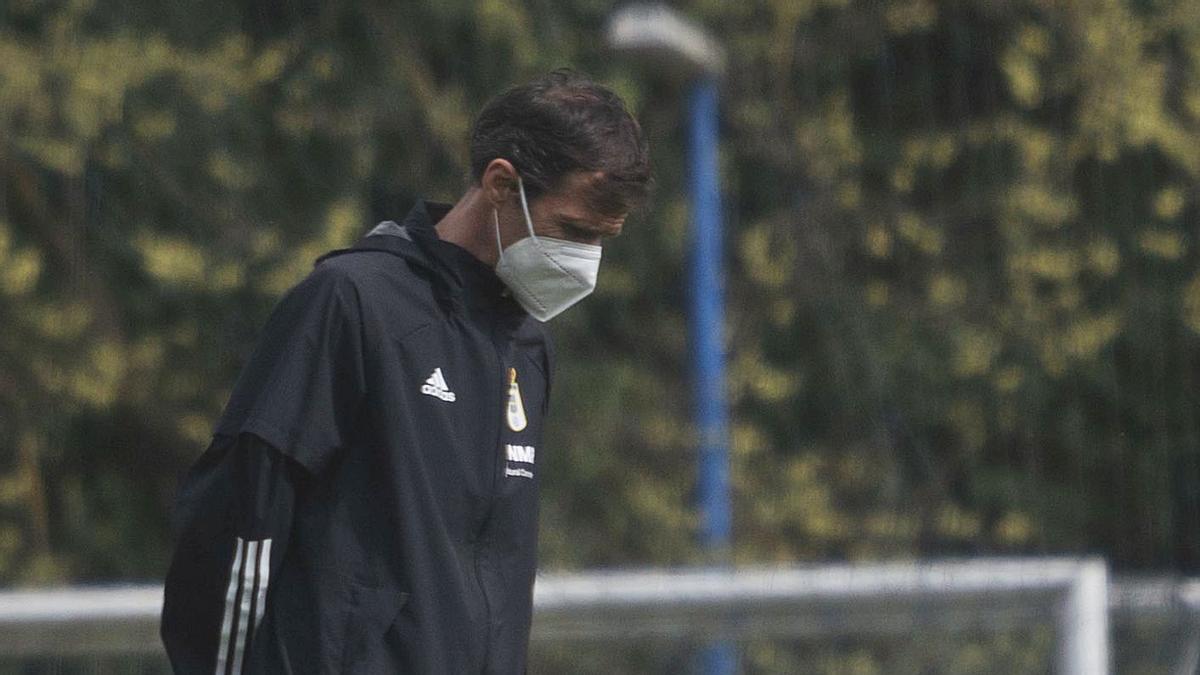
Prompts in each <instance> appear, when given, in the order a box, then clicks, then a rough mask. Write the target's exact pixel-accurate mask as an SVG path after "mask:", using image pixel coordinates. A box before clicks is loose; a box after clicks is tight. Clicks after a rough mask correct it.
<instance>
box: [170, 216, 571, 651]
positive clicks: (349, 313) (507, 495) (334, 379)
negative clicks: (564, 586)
mask: <svg viewBox="0 0 1200 675" xmlns="http://www.w3.org/2000/svg"><path fill="white" fill-rule="evenodd" d="M445 209H446V207H444V206H434V205H426V204H422V205H419V206H418V207H417V208H415V209H413V211H412V212H411V213H410V214H409V215H408V217H407V218H406V219H405V221H404V223H403V226H402V227H395V226H394V224H393V230H394V232H395V233H394V234H378V235H371V236H367V237H364V238H363V239H362V240H361V241H359V243H358V244H356V245H355V246H354V247H353V248H350V249H345V250H339V251H334V252H331V253H329V254H327V255H325V256H323V257H322V258H320V259H319V260H318V262H317V264H316V266H315V268H314V270H313V272H312V273H311V274H310V275H309V276H308V277H307V278H306V279H305V280H304V281H303V282H302V283H300V284H299V285H298V286H296V287H295V288H293V289H292V290H291V291H289V292H288V293H287V295H285V296H284V298H283V299H282V300H281V301H280V303H279V305H278V306H277V307H276V308H275V310H274V312H273V313H272V315H271V317H270V319H269V321H268V323H267V325H266V327H265V329H264V331H263V334H262V337H261V340H260V342H259V344H258V346H257V348H256V350H255V351H254V353H253V355H252V356H251V358H250V360H249V362H248V363H247V364H246V366H245V368H244V370H243V371H242V373H241V376H240V377H239V379H238V382H237V385H236V387H235V388H234V391H233V394H232V396H231V398H230V400H229V403H228V405H227V406H226V409H225V413H224V415H223V417H222V418H221V421H220V422H219V424H218V425H217V429H216V433H215V435H214V437H213V440H212V443H211V445H210V446H209V448H208V450H207V451H206V452H205V453H204V455H203V456H201V458H200V459H199V460H198V461H197V463H196V464H195V465H194V466H193V467H192V469H191V470H190V471H189V473H188V475H187V477H186V478H185V479H184V481H183V483H182V486H181V489H180V494H179V501H178V505H177V514H176V517H177V519H178V526H179V529H180V539H179V544H178V548H177V550H176V553H175V557H174V559H173V561H172V564H171V569H170V572H169V573H168V575H167V581H166V597H165V603H164V607H163V621H162V638H163V642H164V644H165V645H166V647H167V652H168V654H169V656H170V659H171V663H172V665H173V666H174V668H175V670H176V671H177V672H180V673H205V674H206V675H210V674H212V673H214V672H217V673H221V672H224V673H238V672H246V673H454V674H455V675H459V674H462V673H519V672H522V671H523V670H524V669H525V654H526V650H527V646H528V640H529V625H530V619H531V614H532V587H533V579H534V572H535V568H536V548H537V509H538V503H537V494H538V473H539V472H538V470H537V462H536V459H537V453H538V452H540V444H541V437H542V423H543V420H544V418H545V413H546V403H547V398H548V394H549V382H550V354H549V350H548V347H547V343H546V339H545V336H544V333H543V331H542V328H541V325H540V324H539V323H537V322H536V321H535V320H533V319H531V318H530V317H529V316H528V315H527V314H526V313H525V312H524V311H523V310H521V308H520V307H519V305H517V304H516V303H515V302H513V301H512V300H511V299H510V298H509V297H507V294H505V293H503V292H502V291H503V289H504V286H503V284H502V283H501V282H500V281H499V279H498V278H497V277H496V276H495V274H494V273H493V271H492V270H491V269H490V268H488V267H487V266H486V265H484V264H482V263H480V262H479V261H478V260H477V259H475V258H474V257H473V256H471V255H470V254H469V253H467V252H466V251H465V250H463V249H461V248H459V247H457V246H454V245H453V244H449V243H447V242H443V241H441V240H440V239H438V238H437V235H436V233H435V232H434V230H433V222H434V220H435V219H436V218H440V217H441V216H442V215H444V213H445ZM377 229H378V228H377Z"/></svg>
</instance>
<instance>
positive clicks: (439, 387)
mask: <svg viewBox="0 0 1200 675" xmlns="http://www.w3.org/2000/svg"><path fill="white" fill-rule="evenodd" d="M421 393H422V394H429V395H430V396H434V397H436V398H440V399H442V400H443V401H449V402H450V403H453V402H454V392H452V391H450V387H449V386H447V385H446V378H444V377H442V369H441V368H434V369H433V374H432V375H430V376H429V379H427V380H425V384H423V385H421Z"/></svg>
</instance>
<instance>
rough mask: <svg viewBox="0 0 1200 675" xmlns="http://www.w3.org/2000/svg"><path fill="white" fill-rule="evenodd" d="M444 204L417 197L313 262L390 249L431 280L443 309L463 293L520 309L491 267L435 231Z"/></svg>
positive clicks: (461, 301)
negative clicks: (399, 216)
mask: <svg viewBox="0 0 1200 675" xmlns="http://www.w3.org/2000/svg"><path fill="white" fill-rule="evenodd" d="M450 208H451V206H450V205H449V204H443V203H439V202H430V201H425V200H421V201H418V202H417V204H416V205H415V206H413V208H412V209H411V210H410V211H409V212H408V215H406V216H405V217H404V220H403V221H402V222H401V223H396V222H395V221H390V220H386V221H383V222H381V223H379V224H378V225H376V226H375V227H374V228H372V229H371V231H370V232H368V233H367V234H366V235H365V236H364V237H363V238H362V239H359V240H358V242H357V243H355V244H354V245H353V246H351V247H349V248H342V249H337V250H333V251H330V252H328V253H326V254H324V255H322V256H321V257H319V258H317V259H316V261H315V262H314V263H313V264H314V266H315V265H317V264H320V263H321V262H322V261H323V260H326V259H328V258H332V257H334V256H339V255H346V254H349V253H355V252H360V251H381V252H385V253H391V254H392V255H395V256H397V257H399V258H402V259H403V260H404V261H405V262H406V263H408V265H409V266H410V267H411V268H413V271H414V272H416V273H417V274H420V275H421V276H425V277H427V278H429V279H431V280H432V281H433V285H434V294H435V296H436V297H437V299H438V302H439V303H442V304H443V306H444V307H445V308H446V309H461V308H462V307H463V306H465V304H466V302H467V301H468V299H469V300H470V301H471V302H472V304H475V303H476V302H481V303H484V304H486V305H487V306H489V307H492V308H494V309H500V310H507V311H512V310H516V311H521V312H523V310H521V309H520V306H519V305H518V304H517V303H516V302H515V301H514V300H512V298H510V297H509V294H508V292H507V288H506V287H505V286H504V282H502V281H501V280H500V278H499V277H497V276H496V273H495V271H494V270H492V268H490V267H488V266H487V265H486V264H484V263H483V262H482V261H480V260H479V259H477V258H476V257H475V256H474V255H472V254H471V253H469V252H468V251H467V250H465V249H463V248H461V247H459V246H457V245H456V244H452V243H450V242H447V241H443V240H442V239H441V238H439V237H438V234H437V231H436V230H435V229H434V225H435V224H436V223H437V222H438V221H440V220H441V219H442V218H444V217H445V215H446V214H447V213H449V212H450ZM507 311H506V312H505V313H507Z"/></svg>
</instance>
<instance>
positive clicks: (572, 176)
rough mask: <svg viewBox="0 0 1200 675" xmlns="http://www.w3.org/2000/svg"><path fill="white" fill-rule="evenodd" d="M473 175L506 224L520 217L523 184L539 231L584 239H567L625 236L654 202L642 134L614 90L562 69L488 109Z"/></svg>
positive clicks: (474, 146) (478, 134) (476, 140)
mask: <svg viewBox="0 0 1200 675" xmlns="http://www.w3.org/2000/svg"><path fill="white" fill-rule="evenodd" d="M471 174H472V178H473V180H474V182H475V184H476V185H477V186H479V187H481V188H483V189H484V191H485V193H487V197H488V199H489V200H490V201H492V202H493V203H495V204H496V205H497V207H498V209H499V210H501V211H505V212H506V213H504V214H502V216H505V215H507V216H509V218H506V220H511V218H512V217H515V216H517V215H518V213H517V212H516V210H515V209H513V208H511V207H512V206H515V199H516V197H517V194H516V191H517V185H516V178H520V181H521V184H522V185H523V187H524V190H525V195H526V197H527V198H528V200H529V203H530V208H531V211H532V212H533V222H534V227H535V231H536V232H537V233H538V234H539V235H543V234H544V235H545V236H550V237H556V236H557V237H560V238H565V239H572V240H577V239H578V238H579V237H578V236H564V235H572V234H574V235H586V234H588V233H589V232H588V231H591V232H592V233H594V234H598V235H600V236H611V235H614V234H617V233H619V232H620V227H621V223H622V222H623V221H624V219H625V216H626V215H627V214H628V213H629V212H630V211H631V210H632V209H633V208H635V207H636V206H638V205H639V204H641V203H642V202H643V201H644V200H645V198H646V194H647V192H648V190H649V186H650V160H649V153H648V151H647V148H646V142H645V139H644V138H643V137H642V132H641V128H640V127H639V126H638V123H637V122H636V121H635V120H634V119H633V117H632V116H631V115H630V114H629V112H628V111H627V110H626V109H625V106H624V104H623V103H622V101H621V99H620V98H619V97H618V96H617V95H616V94H615V93H613V92H612V90H610V89H608V88H607V87H604V86H602V85H600V84H597V83H595V82H593V81H591V80H589V79H587V78H586V77H584V76H582V75H579V74H577V73H574V72H572V71H568V70H556V71H554V72H552V73H549V74H547V75H545V76H542V77H540V78H538V79H535V80H533V81H531V82H527V83H525V84H522V85H518V86H515V87H512V88H511V89H508V90H507V91H505V92H503V93H501V94H499V95H498V96H496V97H495V98H493V99H492V100H491V101H489V102H488V103H487V105H486V106H485V107H484V109H483V111H482V112H481V113H480V114H479V117H478V119H477V120H476V121H475V126H474V129H473V130H472V133H471ZM506 206H507V207H509V208H505V207H506ZM539 216H542V217H539ZM551 221H553V222H551ZM553 228H559V229H561V230H562V231H563V232H562V234H556V233H555V231H553ZM504 229H509V228H504ZM572 230H584V232H574V233H572ZM517 236H519V230H518V234H517ZM506 238H507V237H506ZM506 243H507V242H506Z"/></svg>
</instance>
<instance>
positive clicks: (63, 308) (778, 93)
mask: <svg viewBox="0 0 1200 675" xmlns="http://www.w3.org/2000/svg"><path fill="white" fill-rule="evenodd" d="M673 6H674V8H675V9H676V10H677V11H678V12H679V13H680V14H682V15H684V16H686V17H688V19H689V20H691V21H694V22H695V23H696V24H697V25H699V26H703V27H704V29H705V30H706V31H708V32H709V33H710V34H711V36H712V37H713V38H714V39H715V40H716V41H717V42H718V43H719V44H720V45H721V46H722V47H723V49H724V50H725V53H726V58H727V64H728V67H727V71H726V75H725V77H724V78H723V79H722V80H721V82H720V85H719V90H720V106H721V108H720V117H719V120H720V123H719V131H720V135H721V142H720V166H719V176H720V180H721V190H722V195H723V204H724V207H723V212H722V214H721V215H722V220H723V224H724V232H725V235H724V236H725V257H724V261H723V264H724V275H725V276H724V284H725V285H724V288H725V294H726V299H727V301H728V309H727V315H726V319H725V328H724V330H725V339H726V349H727V358H728V371H727V377H726V394H727V397H728V402H729V406H730V408H729V409H730V441H731V442H730V464H729V467H730V469H729V470H730V474H729V475H730V482H731V488H732V541H731V549H730V551H731V560H732V562H733V563H734V564H735V565H737V566H761V565H787V566H793V565H802V564H810V563H831V562H839V563H842V562H845V563H865V562H880V561H912V560H925V559H945V558H953V559H973V558H979V557H995V556H1006V557H1007V556H1021V557H1030V556H1033V557H1044V556H1075V557H1078V556H1098V557H1101V558H1103V559H1104V560H1105V561H1107V564H1108V566H1109V569H1110V572H1111V573H1112V574H1114V575H1116V576H1126V577H1128V576H1131V575H1132V576H1139V577H1142V576H1152V577H1154V578H1184V577H1188V576H1191V575H1195V574H1197V573H1198V572H1200V409H1198V408H1197V403H1198V402H1200V264H1198V262H1200V246H1198V243H1200V242H1198V241H1197V234H1198V231H1197V222H1198V217H1200V3H1196V2H1194V1H1193V0H1074V1H1071V2H1066V1H1063V2H1054V1H1051V0H1003V1H1002V0H995V1H988V0H940V1H934V0H748V1H744V2H721V1H719V0H695V1H693V2H678V3H674V4H673ZM613 10H614V5H613V4H612V3H609V2H600V1H595V0H573V1H571V2H549V1H546V0H530V1H528V2H518V1H517V0H475V1H468V0H453V1H451V0H410V1H406V2H402V3H400V2H393V3H384V2H358V1H354V2H352V1H350V0H341V1H338V0H333V1H327V0H321V1H318V0H273V1H268V0H247V1H245V2H240V3H233V2H217V3H214V2H194V1H186V2H167V3H158V2H146V1H137V0H4V1H2V2H0V586H3V587H8V588H26V587H51V586H66V585H78V584H95V583H112V582H139V583H142V582H144V583H156V582H159V581H160V580H161V578H162V576H163V575H164V573H165V570H166V566H167V563H168V559H169V555H170V551H171V544H172V533H171V527H170V509H171V504H172V501H173V496H174V491H175V488H176V485H177V481H178V479H179V478H180V476H181V475H182V472H183V471H184V470H185V469H186V468H187V467H188V466H189V464H190V463H191V462H192V461H193V460H195V459H196V458H197V457H198V456H199V454H200V453H201V452H202V451H203V449H204V448H205V447H206V445H207V442H208V440H209V437H210V434H211V431H212V427H213V424H214V422H215V421H216V419H217V417H218V416H219V414H220V412H221V410H222V407H223V405H224V403H225V401H226V399H227V397H228V394H229V391H230V388H231V387H232V385H233V382H234V379H235V377H236V375H237V373H238V371H239V368H240V367H241V365H242V363H243V362H244V360H245V359H246V358H247V356H248V355H249V352H250V350H251V348H252V347H253V345H254V343H255V340H256V338H257V334H258V331H259V329H260V327H261V326H262V324H263V322H264V321H265V319H266V317H267V314H268V312H269V311H270V309H271V307H272V306H273V304H274V302H275V301H276V300H277V299H278V298H279V297H280V295H281V294H282V293H283V292H284V291H285V290H286V289H287V288H289V287H290V286H291V285H293V284H295V283H297V282H298V281H299V280H300V279H301V278H303V276H304V275H305V274H306V273H307V271H308V270H309V269H310V268H311V265H312V262H313V260H314V258H316V257H317V256H318V255H320V254H321V253H323V252H325V251H327V250H329V249H331V248H336V247H341V246H345V245H348V244H350V243H351V242H353V241H354V240H355V239H357V238H358V237H359V236H361V235H362V234H363V233H364V232H365V231H366V230H367V229H369V228H370V226H371V225H373V224H374V223H375V222H377V221H379V220H382V219H389V218H396V219H398V218H400V217H402V216H403V215H404V213H405V212H406V211H407V209H408V208H409V206H411V204H412V203H413V201H414V200H415V199H417V198H419V197H428V198H433V199H438V200H443V201H454V200H455V199H456V198H457V197H458V196H459V195H460V194H461V192H462V190H463V189H464V187H465V185H466V174H467V171H468V168H467V133H468V129H469V126H470V123H471V119H472V115H473V114H474V113H475V112H476V111H478V110H479V109H480V107H481V106H482V104H483V103H484V102H485V101H486V99H487V98H488V97H490V96H491V95H493V94H495V93H497V92H498V91H500V90H501V89H502V88H504V87H506V86H508V85H510V84H514V83H517V82H520V81H522V80H524V79H526V78H529V77H531V76H534V75H536V74H539V73H541V72H544V71H546V70H550V69H552V68H556V67H560V66H570V67H574V68H577V69H579V70H582V71H583V72H585V73H587V74H589V75H591V76H593V77H595V78H596V79H598V80H600V81H602V82H605V83H607V84H608V85H610V86H611V87H613V88H614V89H615V90H617V91H618V92H619V93H620V94H621V95H622V96H623V97H624V98H625V100H626V101H627V102H628V103H629V105H630V107H631V109H632V110H633V111H634V113H635V115H636V117H637V118H638V119H639V120H640V121H641V123H642V125H643V127H644V130H645V132H646V134H647V136H648V138H649V139H650V145H651V151H652V155H653V161H654V164H655V173H656V177H657V191H656V195H655V198H654V200H653V202H652V204H651V205H650V206H649V207H648V208H646V209H645V210H644V211H642V212H641V213H638V214H636V215H635V216H634V217H633V218H631V220H630V222H629V223H628V225H627V227H626V231H625V234H624V235H622V236H621V237H620V238H618V239H616V240H613V241H612V242H611V243H610V244H608V245H607V246H606V252H605V263H604V268H603V270H602V272H601V275H600V280H599V287H598V291H597V293H596V294H595V296H594V297H593V298H591V299H589V300H588V301H586V302H585V303H583V304H581V305H580V306H579V307H577V308H575V309H573V310H571V311H570V312H568V313H566V314H564V315H563V316H562V317H561V318H559V319H557V320H555V321H554V322H552V323H551V324H549V326H550V330H551V332H552V334H553V336H554V338H555V340H556V344H557V347H558V353H559V359H558V362H559V370H558V373H557V380H556V383H555V387H554V391H553V393H554V398H553V403H552V406H551V407H552V409H553V411H554V412H553V417H552V424H551V427H550V430H549V432H548V438H547V440H546V443H545V445H546V451H545V452H544V453H542V452H539V463H541V464H542V465H543V469H542V471H543V474H542V475H543V477H544V480H543V483H542V485H543V499H542V516H541V518H542V520H541V523H542V527H541V551H540V559H541V568H542V570H544V571H548V572H563V571H578V570H595V569H613V568H631V567H639V568H640V567H664V568H665V567H683V566H692V565H705V564H709V563H711V562H712V556H711V555H710V554H709V553H708V552H707V551H706V550H705V548H704V547H703V546H702V545H701V544H700V543H699V541H700V538H699V526H700V520H699V517H698V515H697V513H698V512H697V507H696V468H695V466H696V459H697V453H696V445H697V434H696V433H695V431H694V426H693V423H692V404H691V384H690V377H691V365H690V364H691V355H690V353H689V338H688V330H687V325H688V316H687V297H688V293H689V289H688V288H687V282H686V280H687V278H688V277H687V276H686V275H684V274H683V270H684V269H685V268H686V265H687V243H688V232H689V222H690V221H689V201H688V195H687V186H688V171H689V167H688V164H687V159H686V148H687V138H686V128H687V127H686V124H685V122H684V120H685V117H686V112H685V100H686V94H687V92H686V88H685V86H684V85H682V84H680V83H679V82H678V81H677V80H676V79H673V78H669V77H667V76H666V75H662V74H656V73H655V72H654V71H653V70H652V69H646V68H638V67H636V64H635V63H634V60H631V59H627V58H620V57H619V56H614V54H613V52H612V50H611V49H610V48H609V47H608V45H607V44H606V41H605V27H606V25H607V21H608V20H609V18H610V16H611V14H612V12H613ZM1172 621H1174V620H1172ZM1179 621H1183V619H1180V620H1179ZM1186 625H1191V624H1181V623H1178V622H1175V623H1171V622H1168V624H1161V622H1160V624H1155V626H1157V627H1156V628H1155V627H1151V628H1146V627H1145V626H1142V625H1140V624H1136V622H1135V623H1134V624H1130V625H1126V626H1124V627H1121V626H1116V627H1114V636H1115V648H1114V653H1115V656H1114V659H1115V660H1114V664H1115V666H1116V667H1117V669H1118V670H1119V671H1121V672H1131V673H1157V672H1163V673H1166V672H1175V671H1173V670H1172V668H1175V667H1176V666H1173V665H1171V664H1172V663H1174V662H1173V661H1171V655H1172V654H1174V653H1176V651H1175V650H1177V648H1178V640H1177V638H1178V637H1179V634H1188V635H1190V634H1191V633H1190V632H1189V631H1190V630H1191V629H1190V628H1187V629H1186V630H1185V629H1184V628H1180V626H1186ZM1164 626H1165V627H1164ZM1048 630H1049V629H1046V630H1043V629H1041V628H1038V626H1037V625H1036V624H1029V625H1025V626H1021V627H1018V628H1013V629H1009V630H1005V631H994V632H991V633H988V632H986V631H985V632H984V633H982V634H979V635H972V636H967V637H960V638H959V639H957V640H956V641H951V642H948V643H941V644H934V645H931V644H930V643H929V641H928V640H920V639H913V636H912V635H909V636H907V637H887V638H881V639H866V638H859V637H856V635H855V634H854V633H853V632H849V633H845V634H838V635H834V636H833V637H828V636H827V637H824V638H821V639H804V640H792V641H788V640H783V641H779V640H775V641H769V642H764V641H759V642H754V641H750V642H746V643H744V644H740V645H739V669H740V670H741V671H742V672H818V673H864V674H865V673H890V672H1014V673H1021V672H1045V671H1046V670H1048V669H1049V668H1050V666H1049V665H1048V664H1050V663H1052V653H1053V651H1054V644H1055V640H1054V638H1053V636H1052V635H1051V633H1050V632H1048ZM1181 631H1182V632H1181ZM693 647H694V645H692V646H689V645H686V644H672V645H668V646H665V647H664V646H662V645H656V644H655V643H654V642H653V641H649V642H636V643H629V644H626V645H625V646H624V647H622V648H621V649H612V648H605V649H603V650H600V649H591V650H590V651H589V649H584V648H575V647H571V646H570V645H563V644H556V643H540V644H539V645H536V646H535V649H534V654H533V658H534V662H533V665H534V670H535V672H681V671H683V670H684V667H683V666H681V665H679V664H681V663H683V662H684V661H685V660H686V654H688V653H689V652H690V651H691V650H692V648H693ZM71 663H73V662H71ZM71 663H68V662H67V661H65V660H62V659H57V660H56V659H54V658H49V659H41V660H31V659H24V660H20V659H7V660H5V659H4V658H3V657H0V671H2V672H74V671H72V670H71V668H74V667H76V666H75V665H71ZM77 665H78V664H77ZM160 665H161V664H160ZM78 667H79V668H88V669H90V670H87V671H86V672H151V671H152V670H153V668H154V667H156V666H155V662H153V660H151V661H149V662H147V661H145V660H142V661H130V660H124V661H123V660H121V659H119V658H115V657H114V658H109V659H99V658H97V659H92V660H90V661H87V662H86V663H85V664H84V665H78ZM6 668H7V669H9V670H4V669H6ZM64 669H65V670H64ZM105 669H108V670H105ZM153 672H158V671H153Z"/></svg>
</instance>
